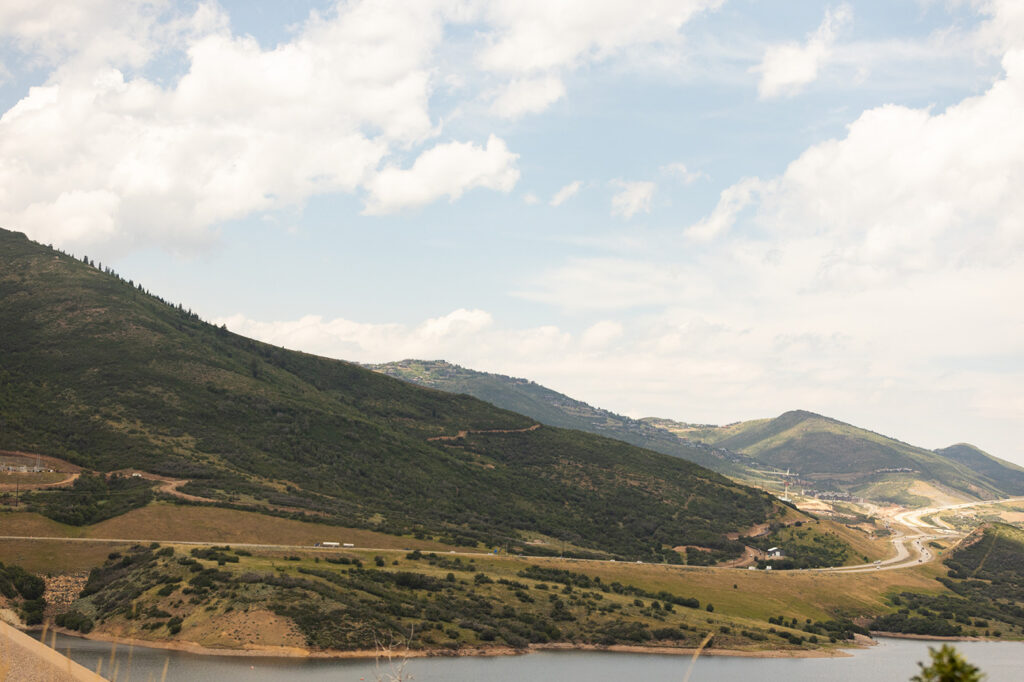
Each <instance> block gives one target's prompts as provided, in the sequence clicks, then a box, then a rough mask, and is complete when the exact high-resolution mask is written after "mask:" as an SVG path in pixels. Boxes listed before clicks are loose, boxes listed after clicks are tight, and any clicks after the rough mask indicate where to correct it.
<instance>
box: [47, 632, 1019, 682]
mask: <svg viewBox="0 0 1024 682" xmlns="http://www.w3.org/2000/svg"><path fill="white" fill-rule="evenodd" d="M878 642H879V643H878V645H877V646H874V647H871V648H870V649H863V650H854V651H853V652H852V653H853V656H851V657H849V658H730V657H708V658H703V657H702V658H700V659H698V660H697V663H696V665H695V666H694V669H693V673H692V675H691V676H690V682H700V681H702V680H749V681H750V682H755V681H756V682H773V681H776V680H777V681H778V682H812V681H815V682H816V681H818V680H851V681H853V680H858V681H860V680H871V682H887V681H889V680H901V681H903V682H906V681H907V680H909V679H910V677H911V676H913V675H914V674H916V673H917V671H918V666H917V661H922V660H925V659H926V658H927V656H928V647H929V646H934V647H938V646H940V645H941V643H939V642H925V641H920V640H906V639H887V638H880V639H879V640H878ZM953 644H954V646H956V648H957V649H958V650H959V651H960V653H961V654H963V655H964V656H965V657H966V658H967V660H968V661H970V662H971V663H973V664H974V665H976V666H978V667H979V668H981V669H982V671H984V672H985V673H986V674H987V675H988V677H987V678H986V679H987V681H988V682H1019V680H1021V679H1024V643H1019V642H953ZM57 648H58V649H59V650H60V651H61V652H64V653H68V654H69V655H70V656H71V658H73V659H74V660H76V661H78V662H79V663H81V664H82V665H84V666H86V667H87V668H89V669H91V670H95V669H96V663H97V660H98V659H100V658H102V659H103V672H104V674H105V676H106V675H107V674H109V672H110V653H111V645H110V643H108V642H94V641H91V640H86V639H81V638H78V637H68V636H63V635H59V636H58V637H57ZM115 664H116V666H117V672H118V676H117V679H118V681H119V682H146V681H147V680H157V681H158V680H160V679H161V676H162V675H163V670H164V666H165V665H166V666H167V676H166V680H168V682H172V681H174V682H177V681H182V682H185V681H187V682H227V681H228V680H246V681H251V682H279V681H281V680H298V681H300V682H321V681H324V682H326V681H327V680H330V681H332V682H359V681H360V680H363V681H365V682H371V681H372V680H376V679H379V678H381V677H383V679H388V677H387V675H388V673H392V672H394V671H393V670H392V669H391V668H389V667H388V666H387V665H386V664H381V665H380V666H378V665H377V664H376V663H374V662H373V661H345V660H323V659H318V660H309V659H279V658H274V659H270V658H261V657H236V656H203V655H198V654H187V653H181V652H174V651H164V650H161V649H146V648H140V647H134V648H133V649H132V650H131V651H129V650H128V648H127V647H124V646H119V647H118V648H117V652H116V656H115ZM689 664H690V658H689V657H684V656H666V655H656V654H620V653H607V652H591V651H587V652H573V651H566V652H543V653H536V654H529V655H524V656H498V657H494V658H473V657H462V658H415V659H410V660H409V662H408V663H407V665H406V667H405V673H407V674H411V675H412V676H413V679H414V680H415V681H416V682H440V681H441V680H444V681H445V682H477V681H478V680H487V681H488V682H518V681H519V680H529V681H530V682H548V681H550V682H557V681H561V680H564V681H566V682H569V681H572V682H576V681H577V680H588V681H590V682H621V681H630V682H632V681H633V680H645V681H649V682H660V681H661V680H666V681H668V680H672V681H673V682H679V681H680V680H682V679H683V678H684V676H685V675H686V670H687V667H688V666H689Z"/></svg>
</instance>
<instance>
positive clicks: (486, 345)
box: [214, 308, 575, 367]
mask: <svg viewBox="0 0 1024 682" xmlns="http://www.w3.org/2000/svg"><path fill="white" fill-rule="evenodd" d="M214 322H215V323H216V324H226V325H227V327H228V328H229V329H231V330H232V331H234V332H237V333H239V334H244V335H246V336H251V337H253V338H256V339H260V340H262V341H266V342H267V343H272V344H275V345H280V346H284V347H286V348H293V349H301V350H303V351H306V352H310V353H316V354H319V355H324V356H327V357H333V358H340V359H344V360H350V361H355V362H388V361H391V360H399V359H402V358H426V359H435V358H444V359H447V360H450V361H452V362H457V363H460V364H467V365H468V366H476V367H480V366H482V365H481V363H484V364H488V363H490V362H492V361H493V359H494V358H496V357H505V358H509V359H512V360H513V361H515V362H521V361H524V360H526V359H528V358H530V357H532V356H535V355H536V354H545V353H556V352H557V353H560V352H564V351H565V350H566V349H567V348H569V347H570V346H572V345H574V343H575V342H574V341H573V339H572V336H571V335H570V334H568V333H566V332H564V331H562V330H560V329H557V328H556V327H551V326H540V327H534V328H529V329H501V328H498V327H497V326H496V325H495V324H494V320H493V319H492V317H491V315H490V313H488V312H486V311H483V310H477V309H473V310H470V309H465V308H460V309H458V310H454V311H452V312H451V313H448V314H447V315H442V316H440V317H436V318H431V319H428V320H424V321H423V322H421V323H419V324H417V325H413V326H410V325H404V324H397V323H384V324H368V323H362V322H353V321H351V320H346V319H342V318H338V319H333V320H326V319H324V318H323V317H322V316H319V315H307V316H305V317H302V318H299V319H297V320H283V321H273V322H265V321H258V320H252V319H249V318H246V317H245V316H242V315H233V316H230V317H226V318H221V319H217V320H214Z"/></svg>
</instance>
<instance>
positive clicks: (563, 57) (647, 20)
mask: <svg viewBox="0 0 1024 682" xmlns="http://www.w3.org/2000/svg"><path fill="white" fill-rule="evenodd" d="M721 4H722V0H647V1H646V2H643V3H622V2H617V1H616V0H562V1H561V2H549V1H547V0H521V1H519V2H506V3H492V4H489V5H488V6H487V9H486V11H485V14H486V16H487V20H488V22H489V23H490V24H491V25H492V26H493V27H494V29H495V32H494V34H493V35H492V36H491V42H490V44H489V45H488V46H487V47H486V48H485V49H484V50H483V51H482V53H481V54H480V61H481V64H482V65H483V67H484V68H486V69H489V70H493V71H499V72H508V73H530V72H536V71H547V70H550V69H555V68H561V67H572V66H577V65H579V64H581V63H583V62H585V61H590V60H600V59H604V58H607V57H609V56H611V55H613V54H617V53H619V52H620V51H622V50H625V49H627V48H630V47H632V46H636V45H644V44H650V43H659V42H672V41H674V40H676V39H677V38H678V32H679V29H680V28H682V26H683V25H684V24H685V23H686V22H687V21H689V20H690V19H691V18H692V17H693V16H694V15H695V14H697V13H699V12H702V11H704V10H707V9H714V8H716V7H718V6H719V5H721Z"/></svg>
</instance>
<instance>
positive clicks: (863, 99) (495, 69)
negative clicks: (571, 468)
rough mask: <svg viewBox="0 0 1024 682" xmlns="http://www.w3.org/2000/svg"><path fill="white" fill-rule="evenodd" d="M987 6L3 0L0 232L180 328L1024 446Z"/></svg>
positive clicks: (1020, 92)
mask: <svg viewBox="0 0 1024 682" xmlns="http://www.w3.org/2000/svg"><path fill="white" fill-rule="evenodd" d="M1022 35H1024V9H1022V7H1021V4H1020V3H1017V2H1012V1H1011V0H977V1H973V2H972V1H967V0H964V1H960V2H957V1H955V0H950V1H943V2H939V1H937V0H903V1H899V0H896V1H893V0H890V1H887V2H835V3H819V2H792V3H765V2H754V1H747V2H743V1H739V0H672V1H668V0H665V1H661V0H651V1H649V2H641V3H636V2H633V3H625V2H608V1H603V0H589V1H587V2H583V1H569V0H565V1H564V2H551V1H550V0H548V1H546V2H541V1H537V2H533V1H522V2H507V3H503V2H477V1H475V0H424V1H423V2H416V3H409V2H400V1H397V0H395V1H391V2H388V1H386V0H365V1H353V2H342V3H335V2H291V3H280V2H274V3H271V2H255V1H253V2H221V3H219V4H217V3H196V2H163V1H161V0H152V1H140V2H131V3H124V2H114V1H113V0H93V1H92V2H54V3H47V4H45V5H43V4H40V3H28V2H8V3H4V4H3V6H2V7H0V112H2V114H0V115H2V118H0V225H2V226H4V227H6V228H9V229H16V230H21V231H24V232H26V233H27V234H28V235H29V236H31V237H33V238H35V239H37V240H39V241H42V242H44V243H53V244H54V245H56V246H59V247H60V248H63V249H65V250H68V251H70V252H73V253H76V254H79V255H81V254H83V253H84V254H87V255H89V256H90V257H92V258H94V259H96V260H99V261H102V262H103V263H104V264H105V265H109V266H112V267H114V268H115V269H116V270H117V271H118V272H119V273H121V274H122V275H124V276H125V277H129V278H132V279H134V280H136V281H140V282H143V283H144V284H145V285H146V286H147V287H148V288H149V289H150V290H151V291H153V292H155V293H158V294H160V295H161V296H163V297H164V298H166V299H169V300H173V301H181V302H183V303H184V304H185V305H186V306H187V307H191V308H192V309H193V310H195V311H197V312H198V313H199V314H200V315H202V316H203V317H204V318H205V319H208V320H211V321H215V322H218V323H226V324H227V325H228V326H229V327H230V328H231V329H233V330H235V331H238V332H240V333H243V334H247V335H250V336H255V337H258V338H261V339H264V340H267V341H270V342H272V343H276V344H279V345H283V346H286V347H289V348H297V349H301V350H306V351H310V352H315V353H320V354H324V355H328V356H332V357H339V358H343V359H348V360H354V361H361V362H380V361H388V360H397V359H401V358H405V357H420V358H430V359H433V358H444V359H447V360H450V361H452V362H456V363H459V364H462V365H465V366H468V367H472V368H475V369H480V370H485V371H494V372H501V373H505V374H512V375H516V376H525V377H528V378H531V379H534V380H536V381H538V382H540V383H543V384H545V385H548V386H550V387H552V388H555V389H557V390H560V391H563V392H566V393H568V394H570V395H572V396H574V397H577V398H580V399H583V400H586V401H588V402H590V403H592V404H595V405H598V406H601V407H605V408H608V409H612V410H615V411H619V412H623V413H627V414H630V415H633V416H647V415H653V416H662V417H670V418H675V419H680V420H684V421H694V422H710V423H727V422H731V421H736V420H740V419H750V418H757V417H765V416H774V415H776V414H779V413H781V412H782V411H785V410H788V409H794V408H803V409H809V410H813V411H817V412H821V413H824V414H828V415H830V416H834V417H837V418H839V419H843V420H845V421H849V422H852V423H855V424H857V425H860V426H864V427H867V428H870V429H873V430H876V431H879V432H882V433H886V434H889V435H893V436H896V437H898V438H901V439H903V440H906V441H909V442H913V443H915V444H919V445H923V446H926V447H941V446H945V445H949V444H951V443H954V442H958V441H969V442H972V443H974V444H976V445H978V446H980V447H982V448H984V449H986V450H987V451H989V452H992V453H993V454H996V455H999V456H1002V457H1005V458H1008V459H1011V460H1014V461H1017V462H1020V463H1024V445H1021V443H1024V394H1022V391H1021V390H1020V386H1021V385H1022V380H1024V347H1022V341H1021V340H1022V339H1024V308H1022V306H1021V305H1020V302H1021V301H1020V299H1021V295H1020V292H1021V291H1024V267H1022V266H1024V262H1022V259H1024V193H1021V192H1020V191H1019V189H1018V188H1019V187H1020V186H1021V182H1022V181H1024V133H1022V130H1021V126H1020V124H1019V118H1020V111H1022V110H1024V40H1022V39H1021V38H1020V37H1019V36H1022Z"/></svg>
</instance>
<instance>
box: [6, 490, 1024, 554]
mask: <svg viewBox="0 0 1024 682" xmlns="http://www.w3.org/2000/svg"><path fill="white" fill-rule="evenodd" d="M1008 502H1024V497H1012V498H1003V499H999V500H988V501H982V502H966V503H962V504H951V505H945V506H941V507H928V508H926V509H911V510H907V511H902V512H898V513H896V514H894V515H893V516H892V520H893V525H897V524H898V525H899V526H902V527H903V528H902V529H896V531H895V532H896V535H895V536H894V537H893V538H892V545H893V552H894V555H893V556H891V557H889V558H888V559H884V560H881V561H879V562H878V563H869V564H858V565H855V566H839V567H835V568H809V569H802V570H803V571H805V572H819V573H864V572H870V571H892V570H898V569H903V568H909V567H911V566H918V565H920V564H922V563H927V562H929V561H933V560H934V559H935V558H936V553H935V552H934V551H933V550H931V549H930V548H929V547H927V546H926V544H925V543H926V542H928V541H930V540H935V539H947V540H948V539H950V538H953V537H960V536H962V535H964V534H963V533H960V532H958V531H956V530H954V529H951V528H949V527H944V526H939V525H935V524H933V523H930V522H928V521H925V520H924V518H923V517H926V516H933V515H937V514H941V513H943V512H946V511H950V510H953V509H966V508H969V507H981V506H987V505H992V504H1003V503H1008ZM5 540H30V541H39V542H92V543H108V544H142V545H148V544H152V543H154V542H158V543H160V544H165V545H188V546H206V547H208V546H210V545H225V544H227V545H230V546H231V547H233V548H239V549H256V550H271V551H283V550H287V551H303V552H323V553H332V552H335V551H338V548H333V547H313V546H310V545H277V544H267V543H250V542H224V541H222V540H213V541H211V540H167V539H160V540H156V539H145V538H67V537H57V536H20V535H0V541H5ZM341 549H342V550H345V549H349V550H360V551H363V552H407V551H410V550H407V549H395V548H393V547H390V548H383V547H344V548H341ZM420 551H421V552H423V553H425V554H426V553H430V552H436V553H438V554H449V555H456V556H468V557H485V556H495V555H494V554H491V553H489V552H480V551H475V552H474V551H461V552H457V551H447V552H446V551H443V550H422V549H421V550H420ZM501 556H507V555H501ZM531 558H538V557H531ZM573 561H578V562H586V563H592V562H600V563H615V561H614V560H604V559H574V560H573ZM619 563H632V562H619ZM637 563H640V562H637ZM646 565H650V566H667V567H672V568H679V569H693V568H697V567H692V566H680V565H678V564H656V563H648V564H646Z"/></svg>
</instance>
